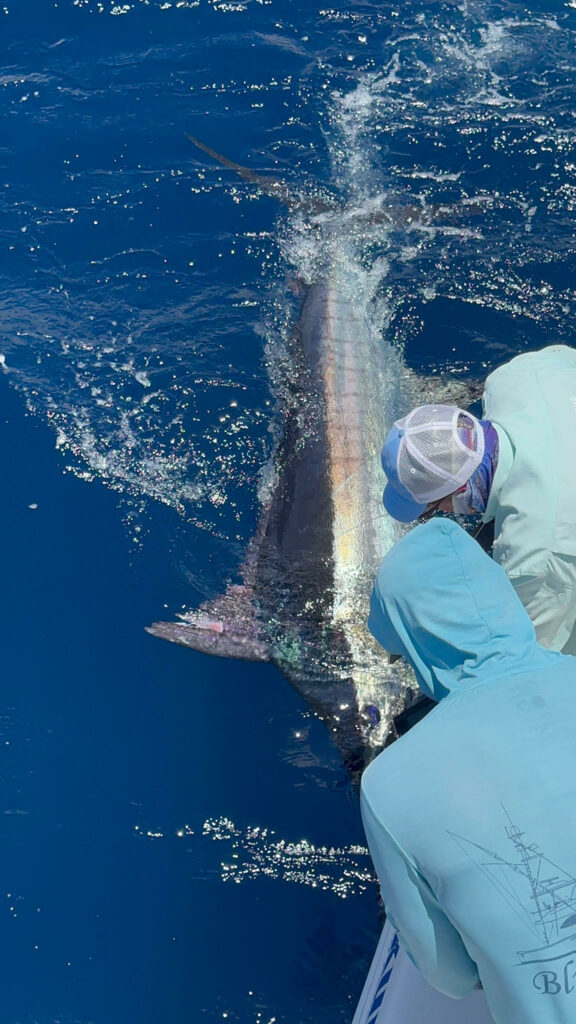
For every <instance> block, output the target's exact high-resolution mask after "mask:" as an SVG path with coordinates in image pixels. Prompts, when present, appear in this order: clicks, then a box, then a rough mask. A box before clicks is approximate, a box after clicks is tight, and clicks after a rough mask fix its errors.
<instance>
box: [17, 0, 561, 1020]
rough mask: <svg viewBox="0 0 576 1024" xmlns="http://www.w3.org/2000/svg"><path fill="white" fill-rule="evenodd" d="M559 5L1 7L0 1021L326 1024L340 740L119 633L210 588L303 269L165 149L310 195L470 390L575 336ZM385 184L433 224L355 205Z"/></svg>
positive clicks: (312, 238)
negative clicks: (226, 164) (269, 177)
mask: <svg viewBox="0 0 576 1024" xmlns="http://www.w3.org/2000/svg"><path fill="white" fill-rule="evenodd" d="M575 29H576V8H575V4H574V2H573V0H572V2H555V3H552V2H549V0H533V2H531V3H530V4H524V3H512V2H510V3H507V2H495V3H486V2H482V3H480V2H473V0H463V2H448V0H447V2H445V3H441V2H425V0H407V2H405V3H403V4H402V5H395V4H393V3H391V2H389V0H385V2H382V3H369V2H365V3H361V2H352V0H347V2H342V3H338V4H336V5H335V6H330V5H328V6H326V7H321V6H319V5H311V4H304V3H300V4H298V3H291V2H288V0H258V2H255V0H186V2H178V0H167V2H160V0H128V2H126V4H123V3H118V4H115V3H113V2H111V0H100V2H99V0H74V2H73V0H55V2H48V0H44V2H36V3H33V2H30V3H26V2H23V0H6V3H5V4H4V5H3V6H0V49H1V51H2V71H1V73H0V124H1V129H2V131H1V136H0V160H1V162H2V168H3V175H2V178H3V180H2V188H1V191H0V197H1V199H0V203H1V205H0V231H1V245H2V261H1V266H0V309H1V319H0V355H1V357H2V358H1V365H2V370H3V372H2V374H0V390H1V399H2V410H3V414H2V415H1V416H0V426H1V434H0V452H1V456H0V457H1V459H2V469H3V474H2V479H3V483H4V488H3V499H4V500H3V501H2V503H1V504H0V517H1V521H0V528H1V536H2V541H3V544H2V548H3V555H4V558H3V580H4V586H3V588H2V604H3V610H2V622H3V625H4V629H3V653H4V662H3V664H4V671H3V673H2V683H3V685H2V697H1V703H0V715H1V717H0V722H1V724H2V729H1V733H0V745H2V750H3V757H2V781H3V786H2V804H1V808H2V812H3V814H2V817H1V819H0V820H1V821H2V823H3V837H2V838H3V842H2V851H3V853H2V858H1V864H2V871H1V886H0V907H1V905H2V902H3V904H4V909H3V910H2V913H1V914H0V927H1V929H2V949H3V958H2V961H3V969H2V980H3V984H2V999H1V1000H0V1024H32V1022H37V1024H56V1022H61V1024H75V1022H78V1024H89V1022H90V1024H92V1022H93V1024H132V1022H134V1024H135V1022H136V1021H138V1022H139V1024H145V1022H149V1024H158V1022H160V1021H174V1022H175V1021H187V1022H194V1024H196V1022H201V1021H206V1022H210V1021H217V1020H218V1021H220V1020H226V1021H236V1022H242V1024H248V1022H250V1024H252V1022H253V1024H272V1022H278V1024H280V1022H282V1024H328V1022H331V1024H333V1022H335V1021H340V1022H342V1024H345V1022H347V1021H349V1020H350V1019H351V1017H352V1013H353V1008H354V1005H355V1002H356V999H357V997H358V995H359V991H360V988H361V985H362V981H363V977H364V973H365V970H366V967H367V964H368V962H369V959H370V956H371V953H372V950H373V947H374V945H375V942H376V939H377V935H378V930H379V921H378V908H377V900H376V889H375V886H374V884H373V883H372V881H371V880H370V879H369V877H368V861H367V858H366V855H365V853H364V851H363V849H362V844H363V833H362V828H361V822H360V818H359V812H358V806H357V800H356V795H355V793H354V792H353V790H352V787H351V786H350V784H349V782H348V780H347V778H346V774H345V772H344V769H343V767H342V765H341V763H340V760H339V756H338V754H337V751H336V750H335V749H334V748H333V747H332V745H331V742H330V740H329V738H328V736H327V734H326V732H325V730H324V727H323V726H322V724H321V723H320V722H318V721H317V720H316V719H315V718H314V717H313V716H312V715H311V714H310V712H309V710H308V709H307V707H306V705H305V704H304V702H303V701H302V700H301V699H300V698H299V697H297V696H296V694H295V693H294V692H293V691H292V690H291V688H290V687H289V685H288V683H287V682H286V681H285V680H284V679H283V678H282V677H281V676H280V675H279V674H278V673H277V672H276V671H275V670H274V669H272V668H269V667H266V666H262V665H257V666H251V665H246V664H237V663H227V662H219V661H213V660H211V659H209V658H206V657H204V656H201V655H198V654H195V653H192V652H191V651H188V650H185V649H183V648H176V647H173V646H171V645H169V644H166V643H162V642H160V641H158V640H156V639H154V638H152V637H151V636H149V635H148V634H147V633H146V632H145V631H144V627H145V626H146V625H147V624H149V623H150V622H152V621H154V620H155V619H159V618H171V617H173V615H174V613H175V612H177V611H178V610H179V609H181V608H184V607H194V606H195V605H197V604H199V603H200V602H201V601H202V600H203V599H204V598H206V597H207V596H211V595H213V594H215V593H217V592H218V591H219V590H220V589H221V588H222V586H223V585H224V583H225V582H226V581H228V580H230V579H233V578H235V574H236V573H237V571H238V566H239V564H240V561H241V559H242V555H243V552H244V550H245V546H246V543H247V542H248V540H249V538H250V536H251V535H252V533H253V530H254V527H255V524H256V521H257V514H258V487H259V485H260V483H261V481H262V474H263V472H264V471H265V467H266V464H267V460H268V459H269V458H270V457H271V455H272V453H273V446H274V437H275V429H276V425H277V419H276V418H275V409H276V407H277V400H278V393H279V392H281V390H282V381H281V380H280V379H279V375H280V370H279V368H281V367H282V360H281V354H282V343H283V339H284V337H285V335H286V332H288V331H289V330H290V327H291V324H292V322H293V318H294V312H295V293H296V292H298V290H299V288H300V285H298V284H297V282H302V281H304V282H306V281H311V280H314V277H315V275H317V274H318V272H319V269H321V267H322V264H323V260H325V258H326V252H325V246H324V242H323V238H324V239H325V236H323V235H322V230H321V229H320V230H319V229H318V228H317V227H316V228H315V229H312V228H311V227H310V224H309V223H306V222H304V221H303V220H302V218H299V217H298V216H297V215H293V214H289V213H288V211H286V210H283V209H280V208H279V206H278V204H276V203H275V201H274V200H272V199H270V198H267V197H265V196H258V195H257V194H256V193H255V192H254V190H253V189H251V188H249V187H248V186H247V185H246V184H245V183H243V182H242V181H240V180H239V179H238V178H236V177H235V176H234V175H233V174H232V173H231V172H229V171H225V170H223V169H221V168H219V167H217V166H216V165H214V164H212V163H211V161H210V160H208V159H207V158H205V157H204V155H203V154H201V153H199V152H198V151H196V150H195V149H194V148H193V147H192V146H191V144H190V143H189V142H188V141H187V139H186V137H185V135H186V132H192V133H193V134H195V135H197V136H198V137H200V138H201V139H203V140H204V141H205V142H207V143H208V144H210V145H211V146H213V147H214V148H215V149H217V150H220V151H222V152H224V153H225V154H226V155H228V156H230V157H231V158H232V159H235V160H238V161H240V162H241V163H245V164H247V165H249V166H250V167H252V168H254V169H256V170H258V171H259V172H260V173H264V174H266V173H267V174H273V175H276V176H279V177H283V178H284V179H286V180H287V181H289V182H290V183H291V185H292V187H293V188H294V189H295V190H298V189H300V190H302V191H305V192H307V193H308V194H310V193H315V194H317V195H320V196H322V197H324V199H326V200H330V201H331V202H332V203H333V204H334V210H335V211H336V212H335V213H334V214H333V215H332V216H333V217H334V218H335V219H336V224H337V226H338V230H337V231H336V232H333V233H332V235H331V238H332V240H333V241H332V246H333V247H332V250H331V254H330V256H331V258H332V259H334V260H339V261H340V262H341V263H342V262H344V264H345V265H346V266H347V267H349V270H350V274H351V275H353V277H354V280H356V281H357V282H358V288H359V292H360V293H361V294H362V295H363V296H365V301H366V309H367V311H368V313H369V315H370V317H371V318H372V320H373V323H374V325H375V326H376V327H377V329H379V330H381V332H382V337H383V339H386V340H387V342H392V343H393V344H395V345H397V346H398V347H399V348H400V349H401V350H402V351H403V352H404V354H405V359H406V363H407V365H408V366H410V367H411V368H412V369H414V370H416V371H417V372H418V373H421V374H423V375H425V376H427V377H429V376H430V375H434V376H436V377H438V378H439V379H444V378H445V377H447V375H449V374H450V373H456V374H459V375H463V376H465V377H466V376H469V377H471V378H473V379H482V377H483V376H484V375H485V374H486V372H488V371H489V370H490V369H491V368H492V367H493V366H495V365H498V364H499V363H500V362H502V361H503V360H504V359H506V358H509V357H510V356H512V355H513V354H515V353H516V352H520V351H524V350H526V349H529V348H537V347H539V346H540V345H543V344H546V343H548V342H550V341H562V342H564V343H568V344H570V343H573V342H574V329H573V312H574V308H575V291H574V280H575V276H574V270H575V266H574V262H575V261H574V251H575V244H574V230H573V221H574V209H575V208H576V153H575V138H576V128H575V115H574V109H575V105H574V93H575V88H574V87H575V82H576V57H575V49H574V41H575ZM406 202H410V203H411V204H412V205H415V206H420V207H422V208H423V209H425V210H428V211H430V210H432V209H433V208H435V207H437V206H438V205H444V206H445V207H446V208H447V210H448V212H447V213H446V215H445V216H444V217H443V218H442V217H439V219H438V221H437V222H436V221H434V222H433V223H429V225H428V227H427V228H426V230H424V229H422V230H416V229H414V228H410V227H407V226H406V224H405V223H402V221H401V220H399V222H398V224H397V225H396V226H394V225H392V226H390V225H389V224H388V225H387V226H386V225H384V224H382V223H381V222H380V221H379V220H378V218H377V216H373V215H374V214H375V212H376V213H377V211H378V209H379V208H380V205H381V204H382V203H384V204H392V205H396V206H402V205H403V204H406ZM338 218H340V220H338ZM340 225H341V226H340ZM334 239H336V241H334ZM271 382H273V383H271ZM302 840H305V841H306V842H305V845H302V843H301V841H302ZM299 843H300V845H296V846H295V845H294V844H299Z"/></svg>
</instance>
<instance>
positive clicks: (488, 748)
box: [361, 519, 576, 1024]
mask: <svg viewBox="0 0 576 1024" xmlns="http://www.w3.org/2000/svg"><path fill="white" fill-rule="evenodd" d="M368 626H369V628H370V630H371V632H372V633H373V635H374V636H375V637H376V639H377V640H378V641H379V643H380V644H381V645H382V647H383V648H384V649H385V650H386V651H388V652H390V653H392V654H398V655H403V656H404V657H405V659H406V660H407V661H408V662H409V663H410V665H411V666H412V667H413V669H414V672H415V674H416V678H417V680H418V683H419V685H420V687H421V689H422V691H423V692H424V693H425V694H427V695H428V696H429V697H432V698H433V699H434V700H435V701H438V705H437V706H436V707H435V708H434V709H433V710H432V711H431V712H430V713H429V714H428V715H427V717H426V718H424V719H423V720H422V721H420V722H419V723H418V724H417V725H416V726H415V727H414V728H413V729H412V730H411V731H410V732H408V733H407V734H406V735H405V736H403V737H401V738H400V739H398V740H397V741H396V742H395V743H393V744H392V745H391V746H389V747H388V748H386V749H385V750H384V751H383V752H382V753H381V754H380V755H379V756H378V757H377V758H376V759H375V760H374V761H373V762H372V763H371V764H370V765H369V766H368V768H367V769H366V770H365V772H364V774H363V776H362V784H361V806H362V816H363V821H364V827H365V830H366V835H367V838H368V844H369V847H370V851H371V854H372V858H373V861H374V865H375V867H376V871H377V874H378V877H379V880H380V886H381V892H382V899H383V901H384V905H385V909H386V914H387V916H388V918H389V919H390V921H391V923H392V924H393V925H394V927H395V928H396V929H397V931H398V935H399V939H400V942H401V943H402V945H403V946H404V947H405V949H406V951H407V952H408V954H409V956H410V958H411V959H412V960H413V962H414V963H415V965H416V966H417V967H418V968H419V970H420V971H421V973H422V974H423V975H424V977H425V978H426V979H427V981H428V982H429V983H430V984H431V985H433V986H434V987H435V988H437V989H439V990H440V991H441V992H444V993H445V994H446V995H448V996H452V997H454V998H459V997H461V996H464V995H465V994H466V993H467V992H469V991H470V990H471V989H473V988H474V987H475V986H476V985H477V984H478V981H479V979H480V981H481V983H482V985H483V987H484V990H485V995H486V999H487V1002H488V1005H489V1007H490V1012H491V1014H492V1016H493V1017H494V1020H495V1021H496V1022H497V1024H568V1022H571V1024H573V1022H574V1021H576V658H573V657H571V656H569V655H563V654H560V653H557V652H554V651H550V650H546V649H545V648H543V647H542V646H540V644H539V643H538V642H537V641H536V636H535V632H534V626H533V624H532V622H531V621H530V619H529V617H528V615H527V613H526V611H525V609H524V608H523V606H522V604H521V602H520V600H519V598H518V596H517V594H516V593H515V590H514V588H513V587H512V585H511V583H510V581H509V579H508V578H507V576H506V573H505V571H504V570H503V569H502V567H501V566H499V565H498V564H497V563H495V562H494V561H493V560H492V559H490V558H489V557H488V556H487V555H486V554H485V553H484V552H483V551H482V549H481V548H480V547H479V545H478V544H477V543H476V541H475V540H473V539H472V538H471V537H470V536H469V535H468V534H467V533H466V532H465V531H464V530H463V529H461V527H459V526H458V525H457V524H456V523H455V522H453V521H451V520H449V519H432V520H430V521H429V522H427V523H424V524H422V525H420V526H417V527H416V528H415V529H414V530H412V531H411V532H410V533H408V534H407V535H406V536H405V537H403V538H402V539H401V540H400V541H399V542H398V543H397V544H396V545H395V546H394V548H392V550H391V551H390V552H389V553H388V554H387V555H386V557H385V558H384V560H383V562H382V565H381V567H380V570H379V572H378V576H377V579H376V583H375V586H374V590H373V593H372V597H371V606H370V617H369V620H368Z"/></svg>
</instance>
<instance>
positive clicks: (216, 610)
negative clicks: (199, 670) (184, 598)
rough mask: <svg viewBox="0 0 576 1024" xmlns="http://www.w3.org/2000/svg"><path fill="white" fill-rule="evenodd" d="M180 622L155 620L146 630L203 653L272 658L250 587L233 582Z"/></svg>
mask: <svg viewBox="0 0 576 1024" xmlns="http://www.w3.org/2000/svg"><path fill="white" fill-rule="evenodd" d="M179 618H180V621H179V622H153V623H152V625H151V626H147V627H146V632H147V633H151V634H152V636H157V637H160V638H161V639H162V640H171V641H172V643H175V644H182V645H183V646H184V647H191V648H193V650H195V651H201V652H202V653H203V654H215V655H217V656H218V657H221V658H241V659H242V660H243V661H269V660H270V648H269V645H268V644H267V643H266V641H265V639H264V637H263V636H262V633H261V630H260V628H259V624H258V622H257V619H256V613H255V609H254V606H253V604H252V602H251V590H250V588H249V587H245V586H239V585H232V586H230V587H228V589H227V591H226V593H225V594H223V595H222V596H221V597H218V598H216V600H215V601H212V602H206V603H205V604H203V605H201V607H200V608H199V609H197V610H196V611H189V612H184V613H183V614H182V615H180V616H179Z"/></svg>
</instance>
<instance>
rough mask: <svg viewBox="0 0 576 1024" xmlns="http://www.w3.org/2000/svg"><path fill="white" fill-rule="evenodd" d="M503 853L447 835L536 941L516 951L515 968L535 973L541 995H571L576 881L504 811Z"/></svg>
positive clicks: (575, 982)
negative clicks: (505, 819) (505, 842)
mask: <svg viewBox="0 0 576 1024" xmlns="http://www.w3.org/2000/svg"><path fill="white" fill-rule="evenodd" d="M504 813H505V814H506V817H507V819H508V821H507V823H506V824H505V826H504V831H505V835H506V838H507V840H508V842H509V844H510V845H509V846H508V848H507V849H503V852H502V853H496V852H495V851H494V850H489V849H488V848H487V847H485V846H482V845H481V844H479V843H476V842H473V841H472V840H470V839H467V838H466V837H464V836H462V835H459V834H458V833H456V832H449V833H448V834H449V835H450V837H451V839H452V840H453V841H454V842H455V843H456V844H457V845H458V846H459V847H460V849H461V850H462V851H463V852H464V853H465V854H466V856H467V857H468V858H469V859H470V860H471V861H472V863H473V864H474V865H475V867H477V868H478V869H479V870H480V871H481V872H482V874H483V875H484V877H485V878H486V879H487V880H488V881H489V882H490V884H491V885H492V887H493V888H494V889H495V890H496V892H497V893H498V895H499V896H500V898H501V899H503V900H504V901H505V902H506V903H507V904H508V906H509V908H510V909H511V910H512V912H513V913H514V914H515V916H516V917H519V918H520V919H521V920H522V921H523V922H524V924H525V925H526V928H527V932H528V933H530V934H531V935H532V936H534V939H535V940H536V941H534V940H533V941H532V942H531V943H530V942H528V941H527V948H525V949H521V950H516V957H517V959H516V966H528V965H532V966H533V967H534V966H535V965H537V967H538V969H537V970H536V971H535V973H534V974H533V977H532V983H533V985H534V988H536V989H537V990H538V991H539V992H541V993H542V995H560V994H562V993H564V994H566V995H568V994H570V993H571V992H574V991H576V878H575V877H574V876H573V875H571V874H570V873H569V872H568V871H565V870H564V869H563V868H561V867H559V866H558V865H557V864H555V863H554V862H553V861H552V860H550V859H549V858H548V857H546V856H545V855H544V853H543V852H542V851H541V850H540V849H539V847H538V846H537V844H536V843H531V842H530V841H529V838H528V837H527V836H526V834H525V833H524V832H523V831H522V830H521V829H520V827H519V826H518V825H516V824H515V823H514V822H513V821H512V819H511V817H510V815H509V814H508V812H507V811H506V809H505V808H504Z"/></svg>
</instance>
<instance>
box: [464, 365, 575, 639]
mask: <svg viewBox="0 0 576 1024" xmlns="http://www.w3.org/2000/svg"><path fill="white" fill-rule="evenodd" d="M484 416H485V417H486V418H487V419H489V420H490V421H491V422H492V423H493V425H494V426H495V428H496V430H497V433H498V438H499V456H498V466H497V469H496V473H495V475H494V480H493V483H492V487H491V490H490V497H489V500H488V507H487V509H486V515H485V516H484V519H485V520H489V519H494V528H495V530H494V532H495V540H494V559H495V560H496V561H497V562H498V563H499V564H500V565H502V566H503V568H504V569H505V570H506V573H507V575H508V577H509V578H510V580H511V581H512V584H513V586H514V589H515V590H516V593H517V594H518V596H519V598H520V600H521V601H522V603H523V605H524V607H525V608H526V610H527V612H528V614H529V615H530V618H531V619H532V621H533V623H534V626H535V629H536V635H537V637H538V640H539V641H540V643H541V644H543V645H544V647H549V648H550V649H551V650H555V651H559V650H564V653H568V654H576V628H575V624H576V473H575V472H574V452H575V450H576V349H573V348H569V347H568V346H567V345H549V346H548V347H547V348H544V349H541V350H540V351H539V352H526V353H523V354H522V355H520V356H516V358H515V359H512V360H511V361H510V362H508V363H506V364H505V365H504V366H501V367H499V369H497V370H495V371H494V373H491V374H490V376H489V377H488V378H487V380H486V385H485V391H484Z"/></svg>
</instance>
